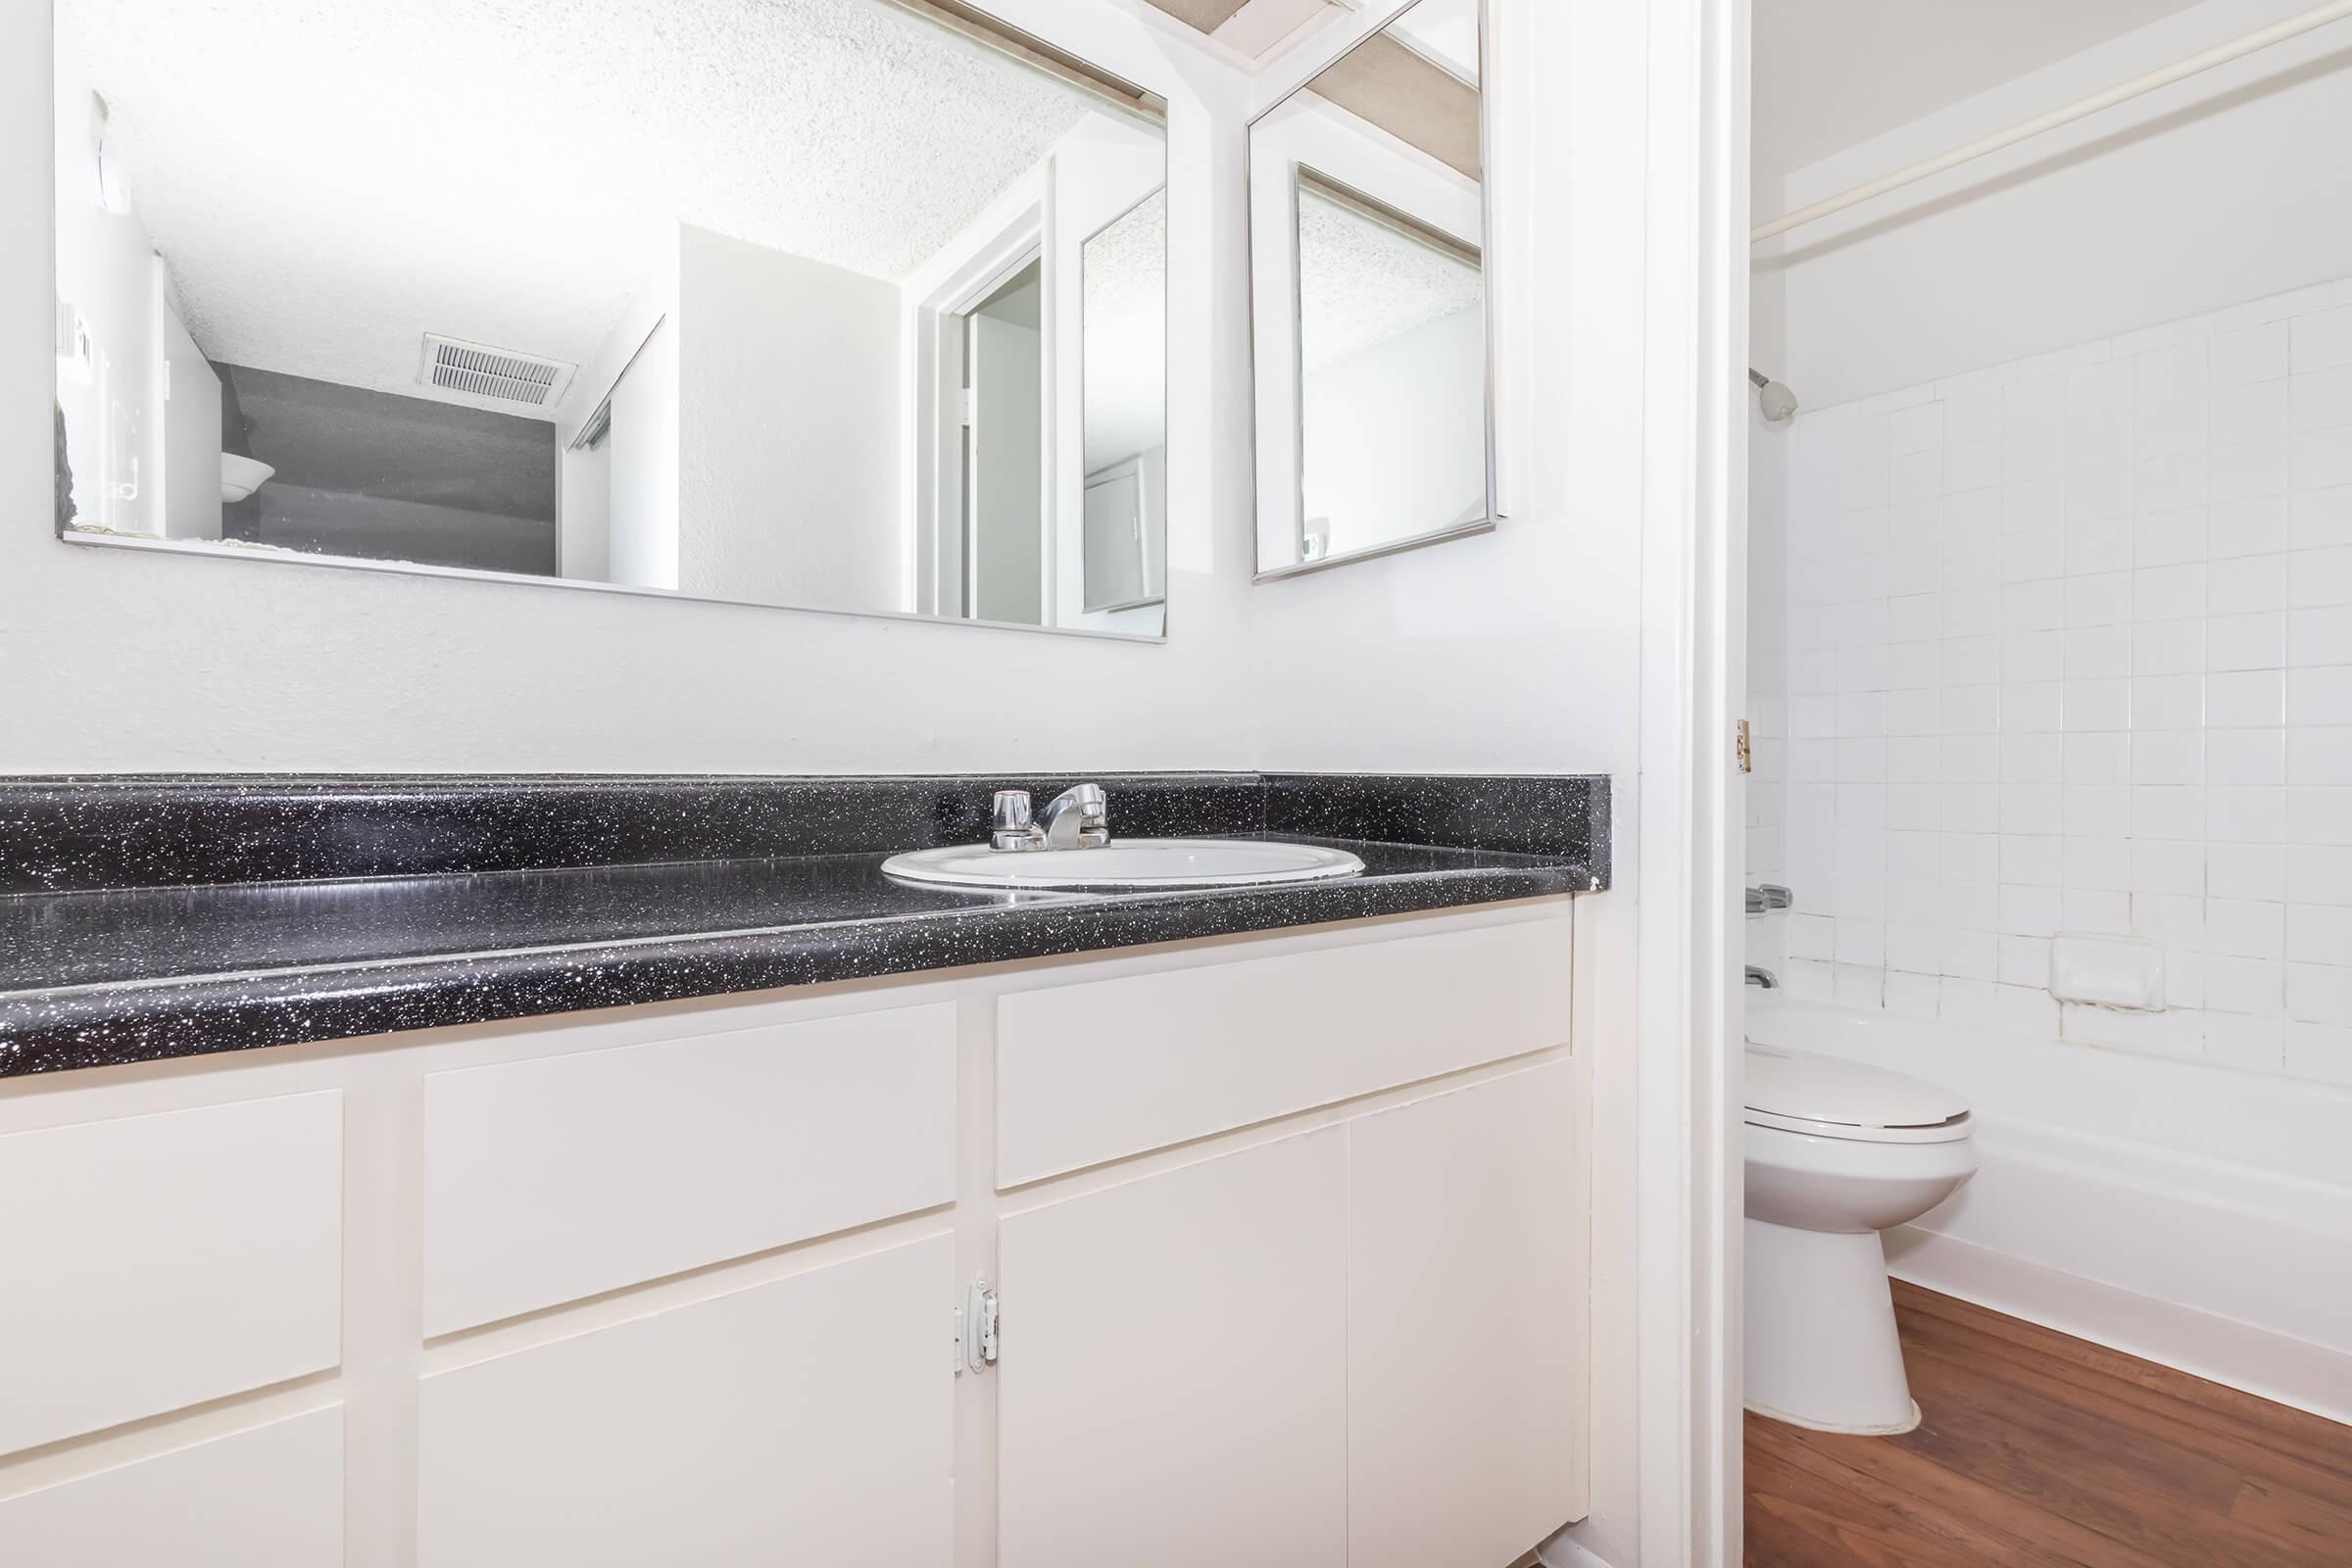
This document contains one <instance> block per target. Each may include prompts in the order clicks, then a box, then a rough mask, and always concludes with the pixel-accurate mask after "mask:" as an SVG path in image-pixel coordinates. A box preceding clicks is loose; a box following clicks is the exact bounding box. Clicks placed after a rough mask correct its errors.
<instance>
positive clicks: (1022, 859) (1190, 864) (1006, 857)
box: [882, 839, 1364, 890]
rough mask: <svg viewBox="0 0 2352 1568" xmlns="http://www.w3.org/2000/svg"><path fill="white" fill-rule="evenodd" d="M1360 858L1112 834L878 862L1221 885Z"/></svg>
mask: <svg viewBox="0 0 2352 1568" xmlns="http://www.w3.org/2000/svg"><path fill="white" fill-rule="evenodd" d="M1363 868H1364V862H1363V861H1361V860H1359V859H1357V858H1355V857H1354V856H1352V855H1349V854H1348V852H1347V851H1346V850H1326V849H1321V848H1318V847H1317V846H1315V845H1312V844H1268V843H1263V842H1260V841H1258V840H1253V839H1113V840H1112V841H1111V842H1110V843H1108V844H1105V845H1103V846H1102V847H1101V848H1099V849H1092V850H992V849H990V848H989V847H988V846H987V845H985V844H959V845H956V846H955V847H953V848H951V849H944V850H920V851H916V852H915V853H913V854H909V855H894V856H892V857H891V858H889V859H887V860H885V861H883V862H882V869H883V870H884V871H886V872H888V873H889V874H890V875H892V876H895V877H898V878H900V879H902V880H904V881H907V882H923V883H928V884H930V885H932V886H935V887H947V888H995V889H1004V888H1030V889H1038V890H1050V889H1054V888H1095V889H1120V888H1222V887H1249V886H1254V885H1260V884H1265V883H1273V882H1321V881H1324V880H1326V879H1327V878H1331V877H1342V876H1353V875H1355V874H1356V873H1357V872H1359V871H1361V870H1362V869H1363Z"/></svg>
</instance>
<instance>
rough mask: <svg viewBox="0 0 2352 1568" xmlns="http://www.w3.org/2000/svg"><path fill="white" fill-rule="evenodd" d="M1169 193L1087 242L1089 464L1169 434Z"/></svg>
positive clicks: (1090, 468) (1107, 461) (1123, 455)
mask: <svg viewBox="0 0 2352 1568" xmlns="http://www.w3.org/2000/svg"><path fill="white" fill-rule="evenodd" d="M1167 255H1168V200H1167V194H1166V193H1165V192H1164V191H1163V192H1161V193H1160V194H1158V195H1155V196H1153V197H1152V199H1151V200H1149V201H1147V202H1145V203H1144V204H1143V205H1142V206H1141V207H1138V208H1137V209H1136V210H1135V211H1134V212H1132V213H1129V214H1128V215H1127V216H1126V217H1124V218H1122V219H1120V220H1119V221H1117V222H1115V223H1112V224H1111V225H1110V226H1109V227H1107V228H1105V229H1103V232H1101V233H1100V234H1097V235H1096V236H1095V237H1094V238H1092V239H1090V240H1088V241H1087V242H1086V254H1085V257H1084V261H1083V266H1084V270H1085V280H1084V284H1083V286H1084V288H1085V293H1086V314H1085V316H1084V317H1083V318H1082V319H1083V321H1084V323H1085V332H1086V339H1085V349H1086V388H1085V399H1086V457H1085V464H1086V471H1087V472H1088V473H1094V472H1096V471H1097V470H1099V469H1102V468H1104V467H1107V466H1110V465H1111V464H1113V463H1118V462H1120V461H1122V460H1124V459H1127V458H1132V457H1134V456H1135V455H1136V454H1138V453H1141V452H1149V451H1151V450H1152V448H1153V447H1156V446H1159V445H1161V444H1162V443H1164V442H1165V441H1166V440H1167V438H1168V437H1167V394H1166V387H1167V379H1168V334H1167V329H1166V328H1167V319H1168V318H1167V313H1168V283H1167V276H1168V270H1167Z"/></svg>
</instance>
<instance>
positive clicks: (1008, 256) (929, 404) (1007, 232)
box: [906, 166, 1053, 618]
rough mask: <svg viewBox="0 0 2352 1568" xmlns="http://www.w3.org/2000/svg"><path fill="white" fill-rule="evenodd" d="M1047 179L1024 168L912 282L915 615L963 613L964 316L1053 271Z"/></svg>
mask: <svg viewBox="0 0 2352 1568" xmlns="http://www.w3.org/2000/svg"><path fill="white" fill-rule="evenodd" d="M1047 185H1048V181H1047V178H1046V171H1045V169H1044V168H1043V167H1042V166H1041V167H1040V168H1038V169H1036V170H1032V171H1031V172H1029V173H1027V174H1025V175H1023V176H1022V177H1021V178H1020V179H1019V180H1018V181H1016V182H1015V183H1014V184H1013V185H1012V187H1011V188H1010V189H1008V190H1007V191H1005V194H1004V195H1002V196H1000V197H999V198H998V199H997V200H996V201H995V202H994V203H992V204H991V205H990V207H989V210H988V211H987V212H985V213H983V214H982V215H981V216H980V217H979V218H978V219H976V220H975V221H973V223H972V224H971V226H970V227H969V228H967V229H965V230H964V232H963V233H962V234H960V235H958V236H957V237H956V240H955V241H954V242H952V243H951V244H950V245H948V246H947V247H946V249H944V250H943V251H942V252H941V253H940V254H939V255H938V256H937V257H934V258H933V259H932V260H931V261H930V262H928V263H926V264H924V266H923V268H922V269H921V270H919V271H918V272H917V274H916V275H915V276H914V277H913V278H911V279H909V280H908V283H907V301H908V305H907V347H908V350H909V353H908V355H907V367H906V368H907V398H906V408H907V422H908V430H907V435H908V450H909V451H910V452H911V453H912V454H913V456H914V461H913V462H912V463H911V464H910V465H908V469H909V484H910V492H911V493H910V494H909V495H908V497H907V500H908V507H907V526H908V530H909V532H910V533H911V535H912V537H911V538H910V539H909V540H908V541H907V544H908V549H907V552H906V559H907V568H908V572H909V575H910V578H911V580H910V581H909V582H908V583H907V603H908V604H909V606H910V607H911V608H912V609H913V611H914V613H917V614H923V615H945V616H948V617H950V618H955V617H956V616H958V615H960V614H961V613H963V602H964V585H965V579H966V575H967V569H966V564H965V562H964V559H963V534H964V526H963V379H964V368H963V356H964V340H963V334H964V321H963V318H964V315H965V313H966V312H968V311H970V310H971V308H972V307H973V306H975V305H978V304H979V303H980V302H981V301H983V300H985V299H986V298H988V296H989V295H990V294H993V293H995V292H996V290H997V289H998V287H999V286H1001V285H1002V284H1003V283H1004V282H1005V280H1006V279H1007V278H1009V277H1011V276H1012V274H1013V273H1015V272H1017V271H1019V270H1021V269H1022V268H1023V267H1026V266H1028V265H1029V263H1030V262H1031V261H1033V260H1034V261H1038V262H1039V265H1040V266H1041V268H1043V269H1045V270H1046V271H1047V272H1049V273H1050V272H1051V270H1052V267H1053V263H1052V259H1051V257H1048V256H1046V254H1045V252H1046V249H1047V247H1046V232H1047V222H1048V219H1049V217H1050V215H1049V212H1048V197H1047ZM1048 286H1051V285H1050V280H1049V285H1048ZM1047 368H1048V371H1049V373H1050V371H1051V368H1052V367H1051V362H1050V361H1049V363H1048V366H1047ZM1047 386H1048V391H1047V396H1048V397H1049V399H1050V398H1051V396H1052V391H1051V388H1052V382H1051V379H1050V378H1049V380H1048V382H1047ZM1048 505H1049V507H1050V506H1051V505H1052V498H1051V496H1050V495H1049V497H1048ZM1047 603H1049V604H1051V601H1050V600H1049V601H1047Z"/></svg>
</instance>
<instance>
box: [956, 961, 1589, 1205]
mask: <svg viewBox="0 0 2352 1568" xmlns="http://www.w3.org/2000/svg"><path fill="white" fill-rule="evenodd" d="M1568 964H1569V923H1568V921H1567V919H1566V918H1565V917H1560V918H1545V919H1536V920H1527V921H1521V922H1516V923H1513V924H1510V925H1496V926H1481V927H1477V928H1475V929H1472V930H1467V931H1446V932H1438V933H1434V934H1431V935H1427V936H1411V937H1399V938H1397V939H1395V940H1392V941H1384V942H1367V943H1363V944H1360V945H1356V946H1350V947H1339V948H1322V949H1317V950H1315V951H1313V952H1308V953H1291V954H1284V955H1282V956H1276V957H1267V958H1251V959H1245V960H1243V961H1241V962H1238V963H1214V964H1203V965H1201V966H1199V967H1195V968H1187V969H1168V970H1162V971H1160V972H1158V973H1156V974H1139V975H1123V976H1120V977H1118V978H1116V979H1110V980H1098V981H1094V982H1092V983H1090V984H1086V985H1076V986H1063V987H1059V988H1056V989H1052V990H1044V991H1023V992H1016V993H1013V994H1011V995H1009V996H1006V997H1004V998H1003V999H1001V1000H1000V1001H999V1003H998V1006H997V1116H998V1135H997V1136H998V1154H997V1180H998V1184H999V1185H1000V1186H1005V1187H1010V1186H1015V1185H1017V1184H1019V1183H1022V1182H1028V1181H1035V1180H1038V1179H1039V1178H1041V1177H1045V1176H1053V1175H1058V1174H1059V1173H1061V1172H1063V1171H1070V1170H1077V1169H1080V1168H1082V1167H1084V1166H1087V1165H1093V1164H1098V1163H1100V1162H1102V1161H1103V1160H1108V1159H1117V1158H1120V1157H1122V1156H1124V1155H1128V1154H1135V1153H1141V1152H1144V1151H1146V1150H1152V1149H1162V1148H1165V1147H1167V1146H1169V1145H1171V1144H1179V1143H1183V1142H1184V1141H1186V1140H1187V1139H1192V1138H1201V1137H1205V1136H1207V1135H1208V1134H1210V1133H1218V1132H1224V1131H1226V1130H1228V1129H1230V1128H1234V1127H1246V1126H1248V1125H1250V1123H1252V1122H1257V1121H1263V1120H1266V1119H1267V1118H1269V1117H1273V1116H1282V1115H1288V1114H1290V1113H1291V1112H1293V1111H1299V1110H1305V1109H1308V1108H1310V1107H1312V1106H1316V1105H1325V1104H1330V1103H1333V1102H1335V1101H1340V1100H1347V1099H1349V1098H1351V1097H1353V1096H1356V1095H1364V1094H1370V1093H1373V1092H1374V1091H1376V1090H1381V1089H1389V1088H1394V1087H1395V1086H1397V1085H1398V1084H1408V1083H1412V1082H1415V1081H1417V1080H1419V1079H1423V1078H1431V1077H1435V1076H1437V1075H1438V1074H1440V1073H1446V1072H1452V1071H1455V1070H1456V1069H1458V1068H1462V1067H1471V1066H1476V1065H1477V1064H1478V1063H1480V1062H1485V1061H1495V1060H1499V1059H1501V1058H1502V1057H1505V1056H1514V1055H1519V1054H1523V1053H1526V1052H1530V1051H1540V1050H1543V1049H1544V1048H1545V1047H1547V1046H1558V1045H1564V1044H1566V1042H1567V1039H1568Z"/></svg>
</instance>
